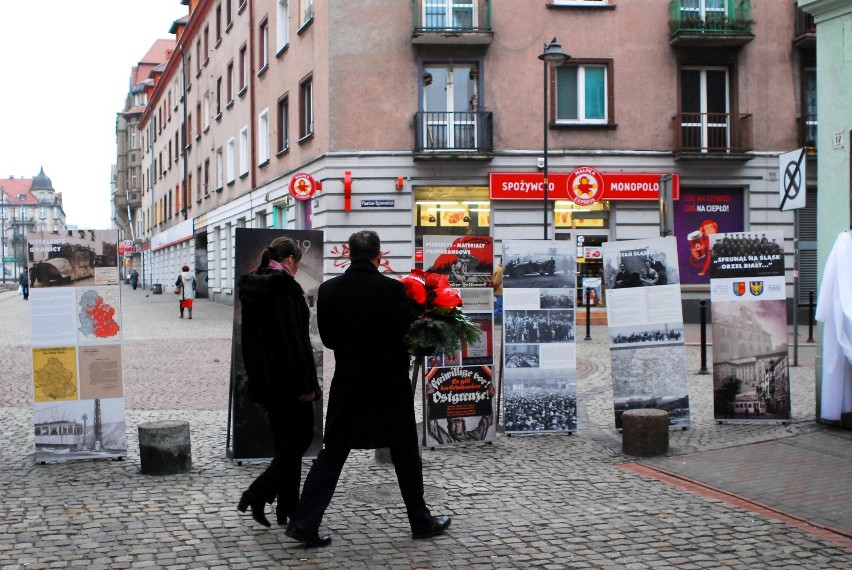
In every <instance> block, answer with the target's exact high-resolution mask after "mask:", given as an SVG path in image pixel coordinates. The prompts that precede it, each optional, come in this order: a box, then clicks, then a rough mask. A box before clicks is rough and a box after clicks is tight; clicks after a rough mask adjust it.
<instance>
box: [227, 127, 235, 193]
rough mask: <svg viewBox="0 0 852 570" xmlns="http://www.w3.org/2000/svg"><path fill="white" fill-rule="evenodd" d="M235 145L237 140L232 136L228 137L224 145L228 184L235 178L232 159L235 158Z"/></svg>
mask: <svg viewBox="0 0 852 570" xmlns="http://www.w3.org/2000/svg"><path fill="white" fill-rule="evenodd" d="M236 147H237V140H236V139H235V138H234V137H231V138H229V139H228V143H227V146H226V148H227V150H226V154H225V162H226V166H227V177H228V184H230V183H231V182H233V181H234V180H236V178H237V172H236V169H235V168H234V161H235V160H236V153H237V148H236Z"/></svg>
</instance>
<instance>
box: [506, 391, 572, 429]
mask: <svg viewBox="0 0 852 570" xmlns="http://www.w3.org/2000/svg"><path fill="white" fill-rule="evenodd" d="M503 394H504V395H503V414H504V418H505V419H504V421H505V427H506V431H507V432H546V431H551V432H574V431H576V429H577V383H576V382H569V381H566V380H560V379H556V378H542V379H539V380H535V381H527V382H524V383H522V384H521V383H518V384H515V383H507V384H506V386H505V389H504V392H503Z"/></svg>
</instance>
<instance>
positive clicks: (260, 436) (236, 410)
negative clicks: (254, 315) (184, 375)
mask: <svg viewBox="0 0 852 570" xmlns="http://www.w3.org/2000/svg"><path fill="white" fill-rule="evenodd" d="M282 236H287V237H290V238H292V239H293V240H294V241H295V242H296V243H297V244H298V245H299V247H300V248H301V250H302V259H301V260H300V261H299V271H298V272H297V273H296V281H297V282H298V283H299V285H301V286H302V289H303V290H304V292H305V297H306V299H307V301H308V307H309V309H310V312H311V324H310V333H311V344H312V345H313V350H314V361H315V362H316V367H317V379H318V380H319V382H320V387H321V388H322V386H323V381H322V374H323V368H322V364H323V362H322V341H321V340H320V338H319V331H318V329H317V324H316V296H317V289H318V288H319V286H320V283H322V280H323V234H322V232H321V231H314V230H277V229H252V228H237V230H236V234H235V244H234V245H235V250H234V255H235V260H234V267H235V271H234V274H235V276H236V277H235V279H234V282H235V283H234V329H233V334H232V337H231V338H232V341H231V342H232V345H231V379H230V389H229V397H228V435H227V442H226V448H227V455H228V457H229V458H230V459H232V460H234V461H238V462H241V461H244V460H261V459H269V458H271V457H272V456H273V455H275V453H274V448H273V442H272V433H271V431H270V429H269V420H268V419H267V416H266V410H264V408H263V406H261V405H259V404H255V403H252V402H251V400H249V396H248V378H247V376H246V370H245V364H244V363H243V352H242V345H241V342H240V338H241V330H242V329H241V325H242V318H241V304H240V294H239V290H238V289H237V283H238V282H239V278H240V276H242V275H245V274H247V273H251V272H252V271H254V270H255V269H256V268H257V266H258V265H259V264H260V258H261V255H262V254H263V250H264V249H266V247H267V246H269V244H270V243H272V240H274V239H276V238H278V237H282ZM322 417H323V416H322V399H320V400H318V401H316V402H314V439H313V442H312V443H311V446H310V447H309V448H308V450H307V452H306V453H305V456H306V457H312V456H316V454H317V453H318V452H319V450H320V449H321V448H322V426H323V424H322Z"/></svg>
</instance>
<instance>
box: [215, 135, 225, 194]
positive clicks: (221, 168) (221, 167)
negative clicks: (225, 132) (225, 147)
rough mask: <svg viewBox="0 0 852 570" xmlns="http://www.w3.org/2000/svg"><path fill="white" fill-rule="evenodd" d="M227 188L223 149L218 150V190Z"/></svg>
mask: <svg viewBox="0 0 852 570" xmlns="http://www.w3.org/2000/svg"><path fill="white" fill-rule="evenodd" d="M224 187H225V159H224V157H223V155H222V147H221V146H220V147H219V148H217V149H216V190H221V189H222V188H224Z"/></svg>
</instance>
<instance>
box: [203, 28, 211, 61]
mask: <svg viewBox="0 0 852 570" xmlns="http://www.w3.org/2000/svg"><path fill="white" fill-rule="evenodd" d="M209 61H210V26H204V67H207V63H208V62H209Z"/></svg>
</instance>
